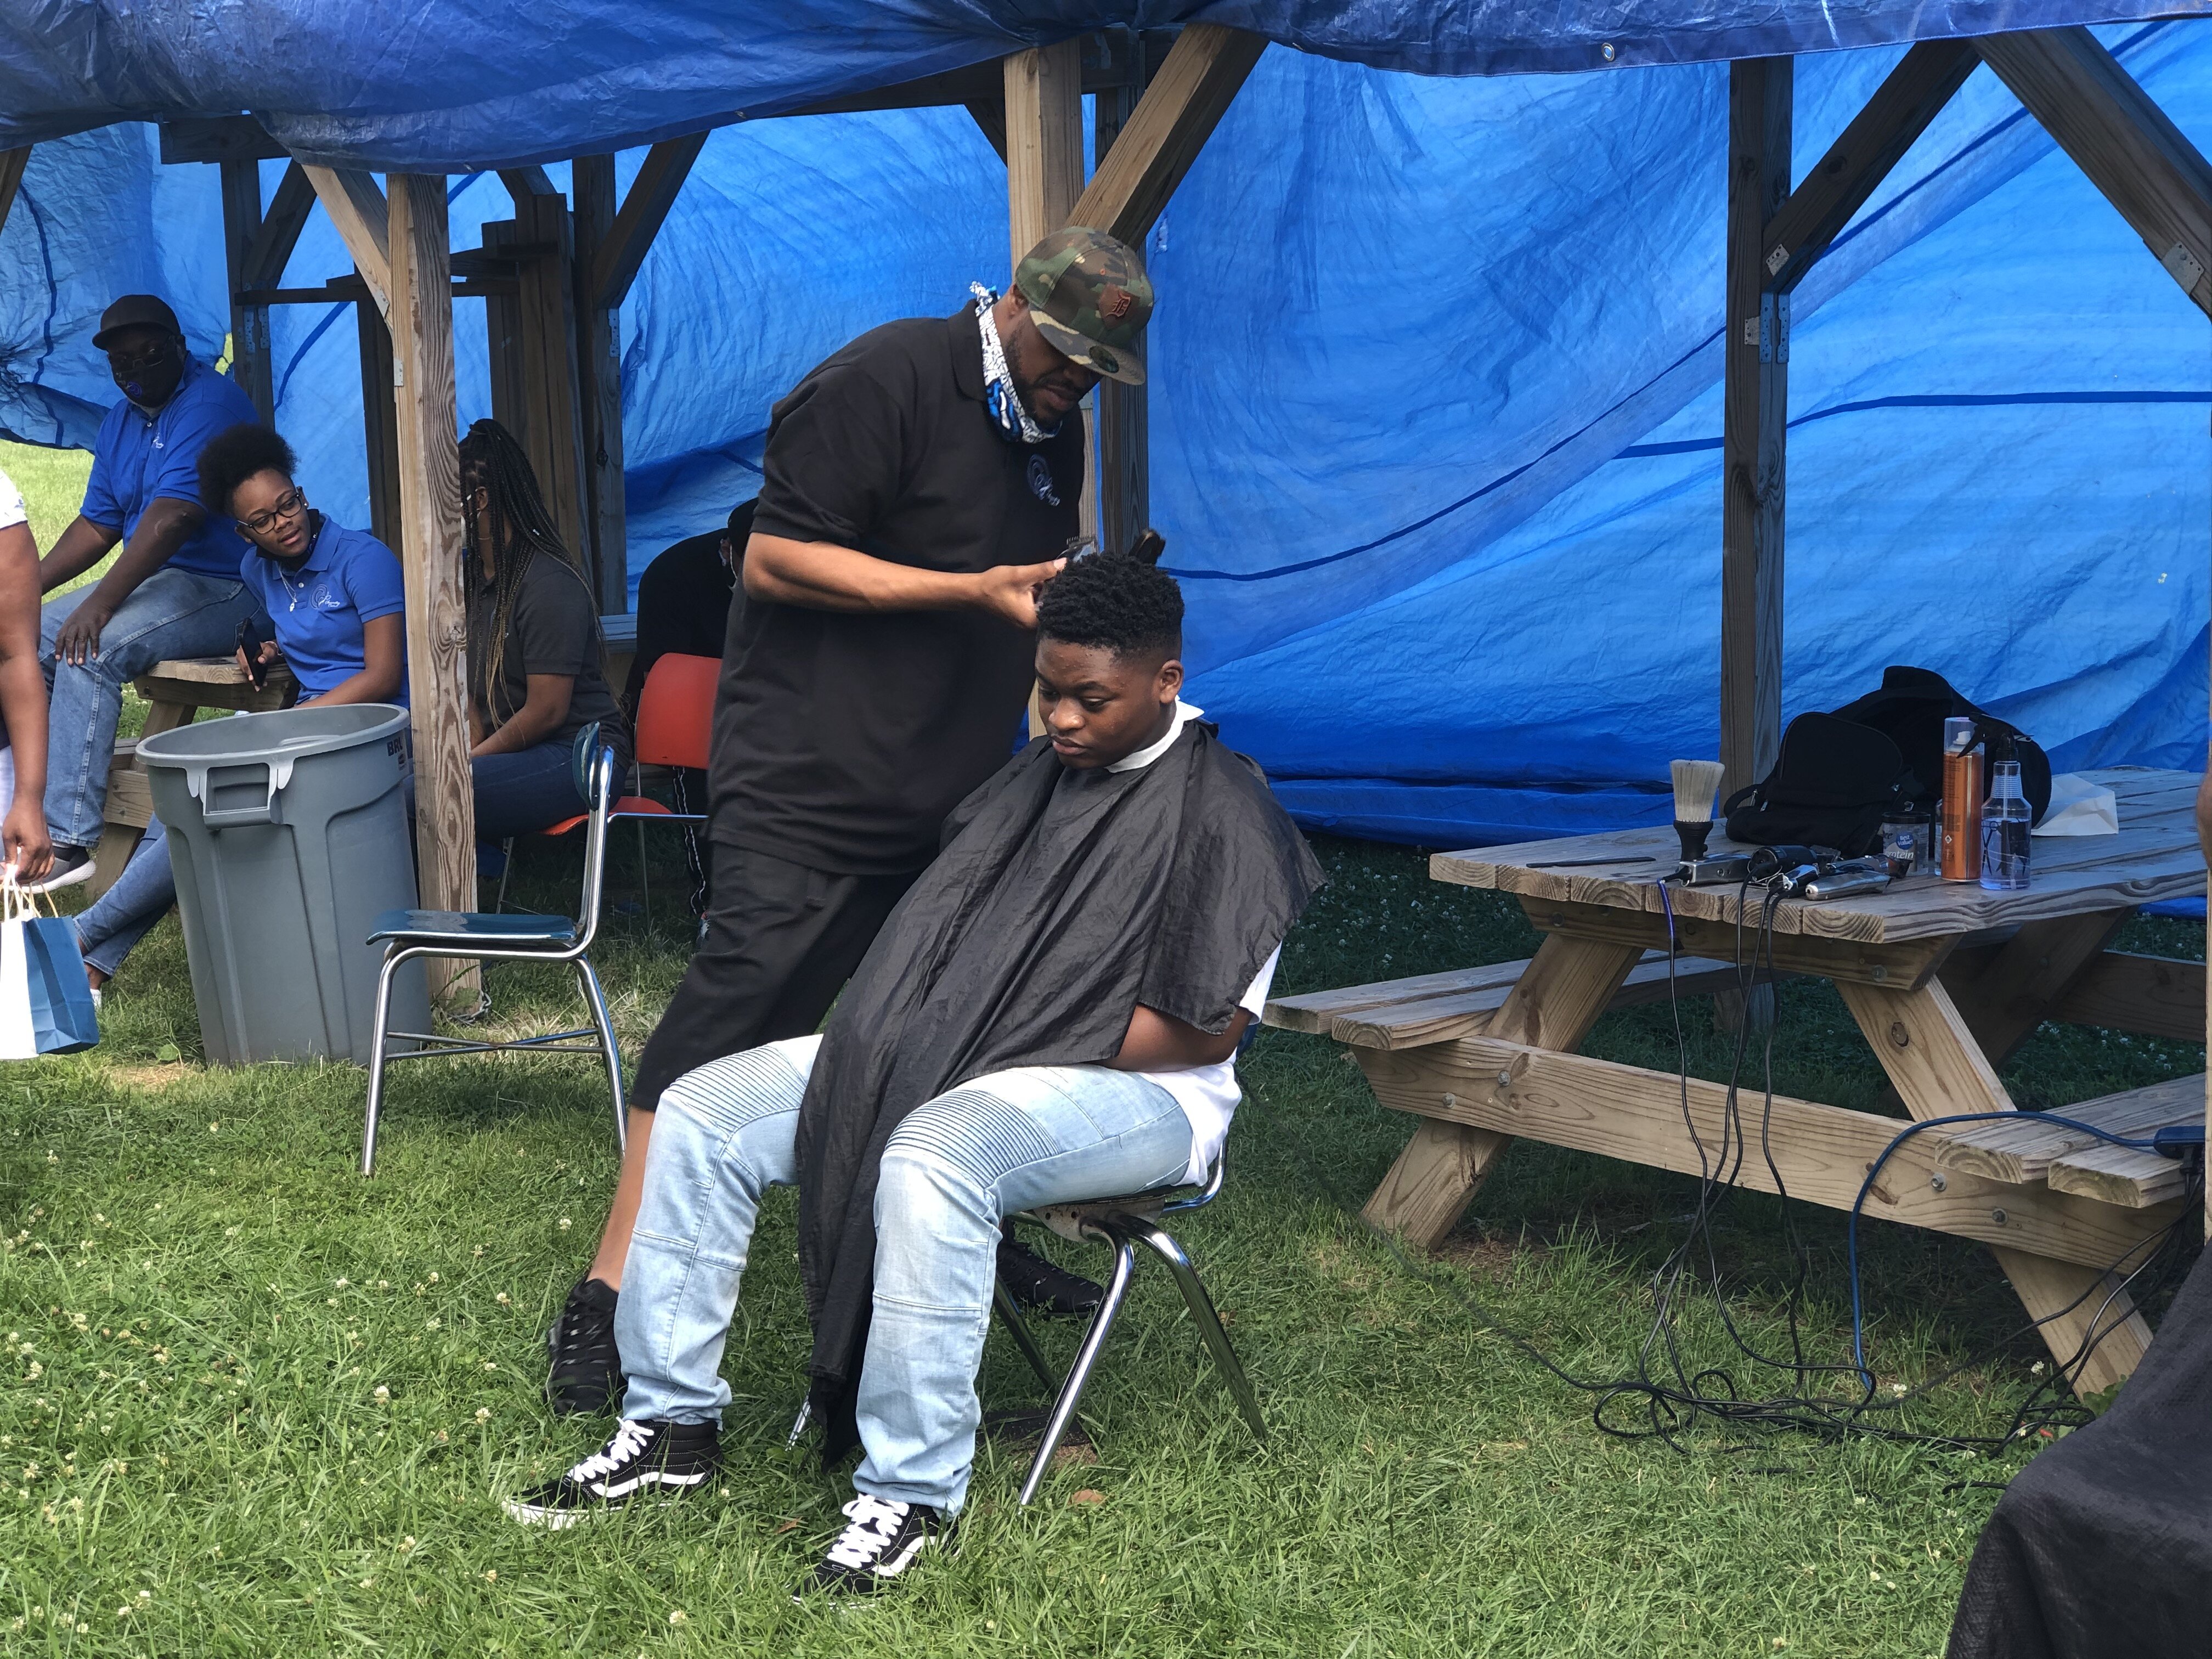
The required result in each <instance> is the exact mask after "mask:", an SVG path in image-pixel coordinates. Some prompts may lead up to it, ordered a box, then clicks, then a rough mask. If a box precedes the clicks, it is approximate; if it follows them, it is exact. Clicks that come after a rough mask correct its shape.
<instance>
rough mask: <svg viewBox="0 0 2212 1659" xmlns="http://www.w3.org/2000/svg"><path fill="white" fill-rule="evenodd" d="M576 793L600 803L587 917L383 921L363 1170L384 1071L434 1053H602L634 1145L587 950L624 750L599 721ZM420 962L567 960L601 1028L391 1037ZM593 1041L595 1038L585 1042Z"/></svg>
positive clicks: (393, 917) (609, 1025)
mask: <svg viewBox="0 0 2212 1659" xmlns="http://www.w3.org/2000/svg"><path fill="white" fill-rule="evenodd" d="M574 767H575V769H576V793H578V794H579V795H580V796H582V797H583V799H586V801H589V802H590V803H591V811H590V812H589V813H588V814H587V815H586V819H587V821H588V823H589V824H590V829H588V830H587V832H586V835H585V837H584V884H583V893H582V896H581V899H580V907H579V908H580V916H581V919H580V921H572V920H570V919H569V918H568V917H567V916H531V915H494V914H492V913H490V912H489V911H483V910H387V911H386V912H385V913H384V915H381V916H380V917H378V918H377V924H376V931H375V932H374V933H371V934H370V935H369V936H368V942H369V943H370V944H371V945H377V944H381V945H383V946H384V966H383V967H382V968H381V969H380V970H379V972H378V974H377V978H376V1030H375V1039H374V1048H373V1050H372V1052H371V1054H370V1056H369V1066H368V1116H367V1118H366V1121H364V1123H363V1125H362V1146H361V1172H362V1174H363V1175H365V1176H367V1175H374V1173H375V1172H376V1124H377V1116H378V1112H379V1110H380V1108H381V1106H382V1104H383V1101H384V1068H385V1066H386V1063H387V1062H388V1061H391V1060H422V1059H426V1058H428V1057H431V1056H434V1055H440V1054H444V1055H453V1054H490V1053H493V1052H495V1051H497V1050H501V1049H518V1050H521V1051H523V1052H526V1053H530V1054H597V1055H598V1056H599V1058H600V1059H601V1060H604V1061H605V1064H606V1068H607V1085H608V1087H609V1088H610V1089H611V1091H612V1092H613V1094H614V1105H615V1144H616V1145H617V1146H623V1147H627V1146H628V1145H629V1127H628V1124H627V1122H626V1121H625V1119H624V1117H623V1080H622V1053H621V1050H620V1049H618V1048H617V1047H616V1046H615V1028H614V1022H613V1021H612V1020H611V1018H608V1015H607V1000H606V997H605V995H604V994H602V993H601V991H600V989H599V975H598V974H596V973H595V972H593V971H592V963H591V958H590V957H588V956H586V954H585V953H586V951H589V950H590V949H591V948H592V938H593V936H594V935H595V934H597V933H598V932H599V894H600V888H601V878H602V877H603V876H604V874H605V863H606V850H607V814H608V812H609V811H610V810H611V807H612V805H613V800H614V793H615V751H614V750H612V749H610V748H608V747H606V746H605V744H602V743H600V741H599V724H598V722H596V721H594V722H593V723H592V724H591V725H589V726H586V727H585V728H584V729H583V730H582V731H580V732H578V733H577V734H576V745H575V750H574ZM414 957H471V958H472V959H474V960H476V961H478V962H567V963H574V964H575V968H576V981H577V984H578V985H579V986H580V987H581V989H582V992H583V996H584V1001H585V1003H586V1005H587V1006H589V1007H590V1009H591V1012H592V1024H590V1025H588V1026H580V1027H579V1028H578V1029H576V1030H573V1031H555V1032H553V1033H551V1034H550V1035H549V1036H538V1037H516V1038H512V1039H509V1040H507V1041H506V1042H473V1041H471V1040H469V1039H466V1038H463V1037H449V1036H440V1035H439V1034H438V1033H436V1032H435V1031H387V1030H386V1029H385V1026H386V1022H387V1021H388V1020H389V1019H390V1018H391V1012H392V975H394V974H395V973H397V972H398V969H399V966H400V964H401V963H404V962H408V961H410V960H411V959H412V958H414ZM394 1037H397V1038H399V1039H401V1040H402V1041H404V1042H413V1043H416V1044H417V1045H418V1046H417V1047H416V1048H413V1049H411V1050H409V1051H407V1052H404V1053H401V1054H390V1053H387V1052H386V1044H387V1043H388V1042H389V1041H390V1040H391V1039H392V1038H394ZM584 1038H588V1039H591V1041H590V1042H581V1041H579V1039H584Z"/></svg>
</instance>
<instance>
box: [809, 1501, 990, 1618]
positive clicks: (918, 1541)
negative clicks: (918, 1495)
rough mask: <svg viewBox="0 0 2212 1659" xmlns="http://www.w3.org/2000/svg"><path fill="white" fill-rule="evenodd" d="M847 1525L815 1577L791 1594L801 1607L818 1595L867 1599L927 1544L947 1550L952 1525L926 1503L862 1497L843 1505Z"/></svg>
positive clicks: (904, 1567) (938, 1511) (912, 1562)
mask: <svg viewBox="0 0 2212 1659" xmlns="http://www.w3.org/2000/svg"><path fill="white" fill-rule="evenodd" d="M845 1516H846V1521H847V1525H846V1528H845V1530H844V1531H842V1532H841V1533H839V1534H837V1541H836V1543H834V1544H832V1545H830V1547H829V1553H827V1554H826V1555H824V1556H823V1558H822V1562H821V1565H818V1566H817V1567H816V1568H815V1569H814V1576H813V1577H811V1578H810V1579H808V1580H807V1581H806V1583H804V1584H802V1585H800V1586H799V1589H795V1590H793V1592H792V1594H791V1599H792V1600H793V1601H799V1602H804V1601H805V1600H806V1597H807V1595H808V1594H809V1593H810V1592H813V1593H817V1594H819V1595H874V1594H875V1593H876V1592H877V1591H878V1590H879V1589H883V1587H884V1585H886V1584H888V1583H890V1581H891V1580H892V1579H894V1578H896V1577H898V1576H899V1575H900V1574H901V1573H902V1572H904V1571H906V1570H907V1569H908V1567H910V1566H912V1565H914V1562H915V1557H916V1556H918V1555H920V1554H921V1553H922V1551H924V1550H925V1549H927V1548H928V1547H930V1546H931V1545H932V1544H934V1545H936V1546H937V1547H939V1549H944V1550H950V1548H951V1543H952V1528H953V1526H954V1524H955V1523H954V1522H953V1519H952V1517H951V1516H948V1515H946V1514H945V1512H944V1511H943V1510H933V1509H932V1508H930V1507H929V1505H928V1504H899V1503H894V1502H893V1501H891V1500H890V1498H871V1497H869V1496H868V1494H867V1493H866V1492H862V1493H860V1495H859V1496H858V1497H857V1498H854V1500H853V1501H852V1502H851V1503H849V1504H846V1505H845Z"/></svg>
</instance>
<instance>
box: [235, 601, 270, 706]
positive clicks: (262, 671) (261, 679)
mask: <svg viewBox="0 0 2212 1659" xmlns="http://www.w3.org/2000/svg"><path fill="white" fill-rule="evenodd" d="M238 649H239V653H240V655H241V656H243V657H244V658H245V659H246V678H247V679H249V680H252V682H253V689H254V690H256V691H260V690H266V689H267V688H268V684H269V665H268V664H267V663H265V662H264V661H262V660H261V630H260V629H258V628H256V627H255V626H254V625H253V618H252V617H246V619H245V621H243V622H241V623H239V625H238Z"/></svg>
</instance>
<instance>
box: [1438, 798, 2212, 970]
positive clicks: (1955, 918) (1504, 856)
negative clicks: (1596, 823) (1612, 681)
mask: <svg viewBox="0 0 2212 1659" xmlns="http://www.w3.org/2000/svg"><path fill="white" fill-rule="evenodd" d="M2082 775H2083V776H2085V777H2087V778H2088V779H2090V780H2091V781H2093V782H2096V783H2100V784H2102V785H2104V786H2105V787H2106V788H2109V789H2110V790H2112V793H2113V794H2114V795H2115V796H2116V797H2117V798H2118V802H2119V812H2120V831H2119V833H2118V835H2116V836H2036V837H2035V838H2034V842H2033V849H2032V854H2031V857H2030V860H2029V871H2030V881H2029V885H2028V887H2027V890H2025V891H2024V892H2017V893H1991V892H1985V891H1984V890H1982V888H1981V887H1980V886H1978V885H1977V884H1967V883H1960V882H1948V881H1944V880H1942V878H1940V877H1936V876H1909V877H1907V878H1905V880H1903V881H1898V882H1893V883H1891V884H1890V886H1889V888H1888V890H1887V891H1886V892H1881V893H1868V894H1863V895H1862V896H1858V897H1856V898H1844V899H1831V900H1829V901H1827V902H1825V903H1823V902H1816V901H1814V900H1812V899H1803V898H1780V899H1777V900H1775V901H1774V917H1773V927H1774V931H1775V932H1776V933H1803V934H1818V935H1823V936H1826V937H1829V938H1833V939H1852V940H1857V941H1859V942H1862V943H1866V944H1890V943H1898V942H1901V941H1904V940H1907V939H1940V938H1944V937H1947V936H1948V935H1950V934H1954V933H1978V932H1980V931H1982V930H1984V929H1985V928H1995V927H2013V926H2016V925H2018V924H2019V923H2021V922H2027V921H2047V920H2049V919H2050V918H2052V917H2055V916H2069V915H2080V914H2081V912H2083V911H2087V910H2115V909H2120V908H2125V907H2129V906H2133V905H2138V904H2145V903H2148V902H2150V901H2152V900H2154V899H2171V898H2185V897H2189V896H2192V895H2195V894H2198V893H2202V892H2203V891H2204V890H2205V874H2204V859H2203V854H2202V853H2200V852H2199V851H2198V849H2197V824H2196V821H2195V818H2194V817H2193V815H2192V812H2191V806H2192V805H2193V804H2194V802H2195V799H2196V796H2197V782H2198V775H2197V774H2196V773H2194V772H2161V771H2154V770H2152V769H2148V768H2142V767H2114V768H2111V769H2106V770H2103V771H2095V772H2087V773H2084V774H2082ZM1708 850H1709V851H1710V852H1711V853H1723V852H1743V851H1749V850H1751V849H1749V848H1742V847H1740V846H1738V845H1737V844H1736V843H1735V842H1729V841H1728V840H1727V839H1726V838H1725V837H1724V836H1722V835H1721V834H1720V833H1719V832H1718V829H1717V827H1716V831H1715V834H1714V836H1713V840H1712V844H1711V848H1709V849H1708ZM1638 857H1642V858H1645V859H1648V860H1650V862H1648V863H1642V864H1638V863H1633V862H1630V861H1629V860H1635V859H1637V858H1638ZM1680 857H1681V848H1680V843H1679V842H1677V841H1676V839H1675V836H1674V826H1673V825H1671V824H1662V825H1661V826H1659V827H1658V828H1656V829H1628V830H1623V831H1621V832H1620V833H1619V834H1616V835H1602V836H1562V837H1560V838H1559V839H1556V840H1553V841H1534V842H1521V843H1519V844H1518V845H1516V846H1512V847H1484V848H1475V849H1474V850H1473V851H1470V852H1465V853H1438V854H1436V855H1435V856H1433V857H1432V858H1431V859H1430V860H1429V874H1430V875H1431V877H1432V878H1435V879H1436V880H1437V881H1449V882H1456V883H1458V884H1460V885H1462V886H1465V887H1492V888H1496V889H1498V890H1499V891H1501V892H1507V893H1518V894H1522V895H1523V896H1527V897H1532V898H1541V899H1553V900H1564V901H1566V902H1572V903H1579V904H1596V905H1603V906H1605V907H1607V908H1612V909H1619V910H1643V911H1651V912H1655V913H1656V912H1657V911H1659V910H1660V909H1662V902H1661V899H1660V896H1659V882H1660V878H1662V876H1664V875H1665V874H1666V873H1667V872H1668V871H1670V870H1672V869H1673V868H1674V866H1675V864H1676V862H1677V861H1678V860H1680ZM1567 859H1576V860H1580V859H1619V860H1622V862H1620V864H1618V865H1614V866H1610V867H1608V866H1606V865H1591V866H1583V867H1578V868H1575V869H1567V870H1562V869H1541V868H1537V867H1535V866H1540V865H1545V864H1551V863H1553V862H1554V861H1556V860H1567ZM1740 891H1741V888H1740V885H1739V884H1733V883H1732V884H1729V885H1728V886H1725V887H1685V886H1682V885H1680V884H1671V885H1670V890H1669V892H1668V898H1669V899H1671V901H1672V902H1673V905H1674V914H1675V915H1678V916H1698V917H1704V918H1706V919H1709V920H1711V921H1725V922H1734V921H1736V920H1737V919H1738V917H1737V909H1738V898H1737V896H1738V893H1739V892H1740ZM1765 902H1766V900H1765V895H1764V894H1763V893H1762V892H1760V891H1759V890H1757V889H1753V891H1752V893H1751V895H1750V897H1749V900H1748V902H1747V903H1746V904H1745V905H1744V906H1743V910H1744V915H1745V916H1746V918H1747V919H1753V920H1756V919H1758V918H1759V916H1760V915H1761V913H1762V910H1763V908H1764V907H1765Z"/></svg>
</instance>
